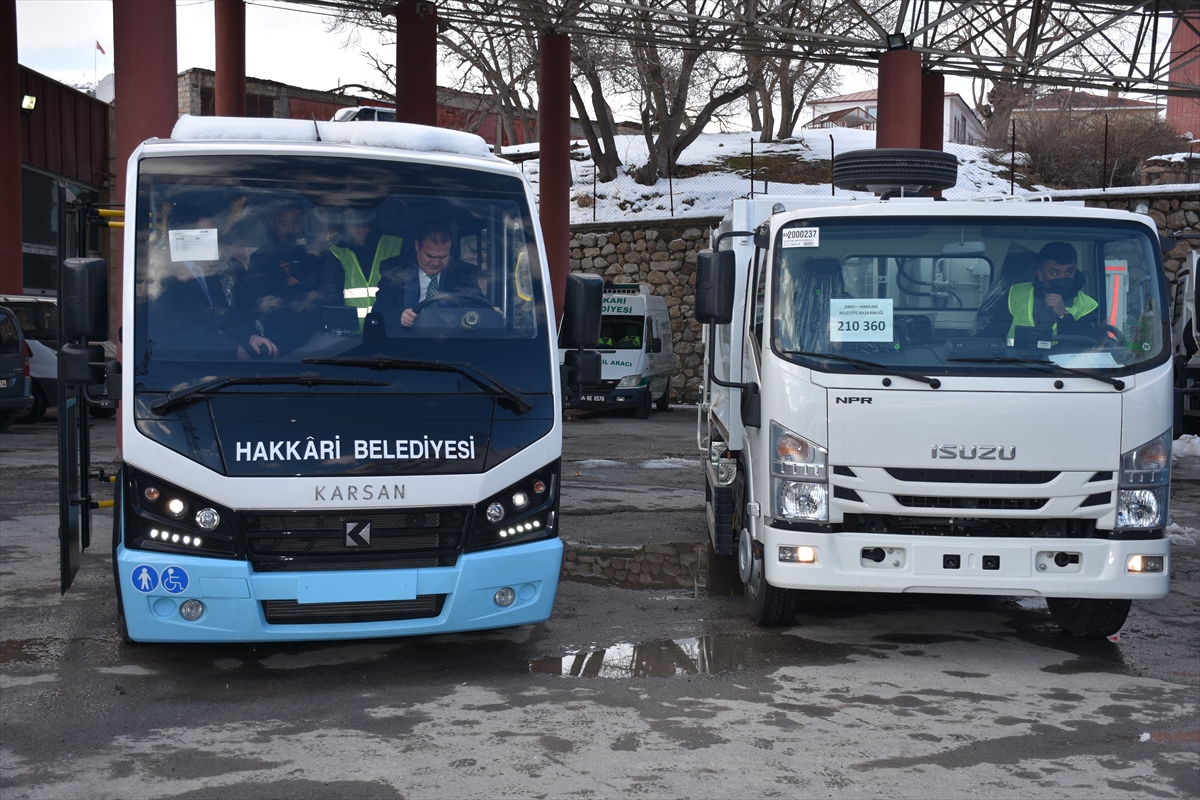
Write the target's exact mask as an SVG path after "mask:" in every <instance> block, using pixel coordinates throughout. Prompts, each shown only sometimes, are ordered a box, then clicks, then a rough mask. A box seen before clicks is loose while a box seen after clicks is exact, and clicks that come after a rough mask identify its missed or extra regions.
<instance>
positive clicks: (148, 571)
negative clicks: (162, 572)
mask: <svg viewBox="0 0 1200 800" xmlns="http://www.w3.org/2000/svg"><path fill="white" fill-rule="evenodd" d="M132 580H133V588H135V589H137V590H138V591H139V592H144V593H146V594H150V593H151V592H153V591H154V589H155V588H156V587H157V586H158V573H157V572H155V570H154V567H148V566H146V565H145V564H140V565H138V566H136V567H134V568H133V577H132Z"/></svg>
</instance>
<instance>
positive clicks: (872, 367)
mask: <svg viewBox="0 0 1200 800" xmlns="http://www.w3.org/2000/svg"><path fill="white" fill-rule="evenodd" d="M783 352H784V354H785V355H789V356H807V357H808V358H824V359H827V360H831V361H844V362H845V363H847V364H849V365H850V366H852V367H858V368H859V369H861V370H863V371H864V372H866V371H870V372H876V373H880V372H886V373H889V374H891V375H896V376H898V377H901V378H908V379H909V380H910V381H920V382H921V383H928V384H929V385H930V386H931V387H933V388H934V389H937V388H938V387H940V386H941V385H942V382H941V381H939V380H938V379H937V378H930V377H927V376H925V375H917V374H916V373H912V372H901V371H899V370H895V369H892V368H891V367H889V366H887V365H886V364H876V363H875V362H874V361H866V360H864V359H861V358H851V357H850V356H843V355H838V354H836V353H809V352H805V351H803V350H784V351H783Z"/></svg>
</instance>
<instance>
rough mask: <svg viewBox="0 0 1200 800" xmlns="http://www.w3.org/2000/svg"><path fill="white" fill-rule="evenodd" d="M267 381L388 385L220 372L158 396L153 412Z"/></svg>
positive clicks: (305, 374) (308, 375)
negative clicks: (230, 387)
mask: <svg viewBox="0 0 1200 800" xmlns="http://www.w3.org/2000/svg"><path fill="white" fill-rule="evenodd" d="M270 384H276V385H289V386H387V385H388V384H387V381H362V380H349V379H344V378H322V377H321V376H320V375H318V374H317V373H315V372H302V373H300V374H299V375H222V376H221V377H220V378H212V379H211V380H207V381H202V382H200V383H197V384H193V385H192V386H189V387H187V388H186V389H179V390H177V391H174V392H170V393H168V394H166V395H164V396H163V397H160V398H158V399H157V400H155V401H154V402H153V403H151V404H150V410H151V411H153V412H154V413H155V414H160V415H161V414H166V413H168V412H170V411H173V410H174V409H176V408H182V407H183V406H187V405H191V404H192V403H194V402H196V401H197V400H200V399H203V398H204V397H207V396H208V395H209V394H211V393H213V392H219V391H221V390H222V389H224V388H226V387H229V386H259V385H261V386H266V385H270Z"/></svg>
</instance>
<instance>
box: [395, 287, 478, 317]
mask: <svg viewBox="0 0 1200 800" xmlns="http://www.w3.org/2000/svg"><path fill="white" fill-rule="evenodd" d="M443 300H454V301H465V302H463V303H462V304H461V305H463V306H465V307H467V308H472V307H474V308H488V309H490V308H491V307H492V304H491V303H489V302H488V301H487V298H486V297H482V296H480V295H477V294H471V293H470V292H438V293H437V294H435V295H434V296H433V297H427V298H425V299H424V300H422V301H421V302H419V303H417V304H416V305H415V306H413V307H412V311H413V313H414V314H420V313H421V312H422V311H424V310H425V309H427V308H429V306H431V305H433V304H434V303H440V302H442V301H443ZM453 305H454V306H455V307H459V305H460V303H459V302H455V303H454V304H453Z"/></svg>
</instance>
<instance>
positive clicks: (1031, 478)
mask: <svg viewBox="0 0 1200 800" xmlns="http://www.w3.org/2000/svg"><path fill="white" fill-rule="evenodd" d="M886 471H887V474H888V475H891V476H892V477H893V478H895V479H896V480H898V481H905V482H921V483H1002V484H1004V483H1007V484H1039V483H1049V482H1050V481H1052V480H1054V479H1055V478H1057V477H1058V476H1059V473H1057V472H1049V471H1036V470H1027V469H1021V470H1013V469H910V468H903V467H895V468H888V469H887V470H886Z"/></svg>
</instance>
